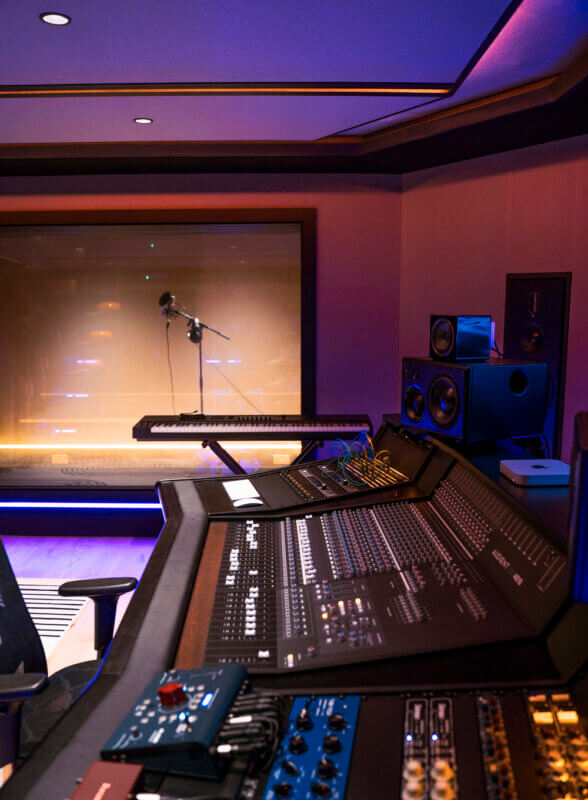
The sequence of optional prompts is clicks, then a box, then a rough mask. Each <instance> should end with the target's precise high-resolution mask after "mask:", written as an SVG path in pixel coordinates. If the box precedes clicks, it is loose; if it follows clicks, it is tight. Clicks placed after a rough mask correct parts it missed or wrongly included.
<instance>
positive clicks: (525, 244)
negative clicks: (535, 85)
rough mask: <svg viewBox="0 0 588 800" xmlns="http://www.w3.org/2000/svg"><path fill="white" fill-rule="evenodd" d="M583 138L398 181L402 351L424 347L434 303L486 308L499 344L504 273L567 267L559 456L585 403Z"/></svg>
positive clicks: (587, 290) (587, 233) (587, 330)
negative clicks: (568, 284) (566, 335)
mask: <svg viewBox="0 0 588 800" xmlns="http://www.w3.org/2000/svg"><path fill="white" fill-rule="evenodd" d="M587 143H588V136H586V137H577V138H574V139H568V140H565V141H561V142H552V143H549V144H545V145H540V146H538V147H530V148H526V149H524V150H518V151H513V152H509V153H501V154H498V155H495V156H488V157H485V158H479V159H475V160H472V161H463V162H460V163H458V164H452V165H448V166H444V167H437V168H435V169H429V170H423V171H421V172H415V173H412V174H410V175H405V176H404V177H403V182H402V204H401V218H402V223H401V238H402V243H401V276H400V336H399V342H400V348H399V353H400V354H401V355H427V354H428V326H429V315H430V314H436V313H440V314H456V313H461V314H492V316H493V318H494V319H495V320H496V339H497V341H498V343H499V344H501V343H502V333H503V329H504V297H505V283H506V278H505V276H506V273H507V272H539V271H543V272H568V271H571V272H572V298H571V310H570V329H569V345H568V369H567V382H566V403H565V424H564V439H563V445H562V458H563V459H564V460H568V459H569V455H570V448H571V431H572V424H573V417H574V414H575V413H576V412H577V411H579V410H581V409H587V408H588V359H587V356H586V353H587V349H588V310H587V309H588V263H587V255H588V155H587V149H586V145H587ZM398 369H399V367H397V374H399V372H398ZM398 408H399V400H398V403H397V404H396V406H395V409H396V410H398Z"/></svg>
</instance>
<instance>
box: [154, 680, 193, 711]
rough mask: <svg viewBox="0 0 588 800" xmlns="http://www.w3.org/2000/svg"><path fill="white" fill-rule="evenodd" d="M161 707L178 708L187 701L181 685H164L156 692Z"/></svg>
mask: <svg viewBox="0 0 588 800" xmlns="http://www.w3.org/2000/svg"><path fill="white" fill-rule="evenodd" d="M157 694H158V695H159V702H160V703H161V705H162V706H179V705H181V704H182V703H185V702H186V700H187V699H188V698H187V696H186V692H185V691H184V687H183V686H182V684H181V683H166V684H165V686H160V687H159V689H158V690H157Z"/></svg>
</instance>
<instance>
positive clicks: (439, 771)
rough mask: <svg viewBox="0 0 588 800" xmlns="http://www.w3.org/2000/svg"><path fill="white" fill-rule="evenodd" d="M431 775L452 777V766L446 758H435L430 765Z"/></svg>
mask: <svg viewBox="0 0 588 800" xmlns="http://www.w3.org/2000/svg"><path fill="white" fill-rule="evenodd" d="M431 776H432V777H433V778H442V779H443V780H450V779H451V778H452V777H453V767H452V766H451V764H450V763H449V761H447V759H446V758H436V759H435V761H434V762H433V766H432V767H431Z"/></svg>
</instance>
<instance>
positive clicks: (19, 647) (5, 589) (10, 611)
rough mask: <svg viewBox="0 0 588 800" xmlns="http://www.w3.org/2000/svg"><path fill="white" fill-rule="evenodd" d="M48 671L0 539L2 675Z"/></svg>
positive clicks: (39, 642)
mask: <svg viewBox="0 0 588 800" xmlns="http://www.w3.org/2000/svg"><path fill="white" fill-rule="evenodd" d="M17 670H19V671H22V672H47V660H46V658H45V652H44V650H43V645H42V644H41V639H40V638H39V634H38V633H37V629H36V628H35V626H34V624H33V621H32V619H31V617H30V614H29V611H28V609H27V607H26V605H25V601H24V600H23V599H22V595H21V593H20V589H19V588H18V583H17V582H16V578H15V577H14V572H13V571H12V567H11V566H10V561H9V560H8V556H7V554H6V550H5V549H4V545H3V544H2V540H1V539H0V674H4V675H6V674H10V673H13V672H16V671H17Z"/></svg>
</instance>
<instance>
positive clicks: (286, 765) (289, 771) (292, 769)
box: [282, 758, 299, 777]
mask: <svg viewBox="0 0 588 800" xmlns="http://www.w3.org/2000/svg"><path fill="white" fill-rule="evenodd" d="M282 769H283V770H284V772H285V773H286V775H290V776H291V777H295V776H296V775H298V774H299V771H298V767H297V766H296V764H295V763H294V762H293V761H289V760H288V759H287V758H285V759H284V760H283V761H282Z"/></svg>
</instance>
